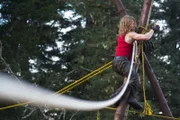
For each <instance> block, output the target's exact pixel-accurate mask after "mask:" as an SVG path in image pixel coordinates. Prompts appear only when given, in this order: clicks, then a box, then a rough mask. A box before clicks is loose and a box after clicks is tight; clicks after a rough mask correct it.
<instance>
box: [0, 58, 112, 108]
mask: <svg viewBox="0 0 180 120" xmlns="http://www.w3.org/2000/svg"><path fill="white" fill-rule="evenodd" d="M111 66H112V61H111V62H109V63H107V64H105V65H103V66H102V67H100V68H98V69H96V70H94V71H93V72H91V73H89V74H87V75H86V76H84V77H82V78H80V79H79V80H76V81H75V82H73V83H71V84H70V85H68V86H66V87H64V88H62V89H60V90H59V91H57V92H56V93H55V94H58V93H61V94H63V93H65V92H67V91H69V90H71V89H73V88H74V87H76V86H77V85H80V84H82V83H83V82H85V81H87V80H89V79H90V78H92V77H94V76H95V75H97V74H100V73H101V72H103V71H104V70H106V69H108V68H110V67H111ZM94 73H95V74H94ZM93 74H94V75H93ZM33 102H35V101H29V102H24V103H18V104H13V105H9V106H5V107H1V108H0V110H5V109H9V108H13V107H18V106H23V105H26V104H30V103H33Z"/></svg>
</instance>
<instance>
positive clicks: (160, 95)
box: [144, 54, 173, 120]
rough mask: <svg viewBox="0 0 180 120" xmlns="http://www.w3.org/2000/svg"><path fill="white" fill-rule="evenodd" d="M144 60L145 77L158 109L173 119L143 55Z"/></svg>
mask: <svg viewBox="0 0 180 120" xmlns="http://www.w3.org/2000/svg"><path fill="white" fill-rule="evenodd" d="M144 60H145V61H144V62H145V63H144V68H145V71H146V73H147V77H148V79H149V81H150V82H151V86H152V88H153V90H154V91H155V94H156V96H157V99H158V101H159V104H160V108H161V110H162V112H163V115H165V116H169V117H173V115H172V113H171V111H170V109H169V106H168V104H167V101H166V98H165V97H164V94H163V92H162V90H161V87H160V86H159V83H158V82H157V78H156V76H155V74H154V72H153V70H152V68H151V65H150V64H149V61H148V59H147V57H146V55H145V54H144ZM167 120H169V119H167Z"/></svg>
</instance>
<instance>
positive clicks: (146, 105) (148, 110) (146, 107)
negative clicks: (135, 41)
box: [141, 42, 153, 115]
mask: <svg viewBox="0 0 180 120" xmlns="http://www.w3.org/2000/svg"><path fill="white" fill-rule="evenodd" d="M141 54H142V88H143V96H144V111H143V113H144V114H147V115H152V112H153V111H152V110H151V106H150V104H149V103H148V102H147V100H146V92H145V70H144V54H143V42H141Z"/></svg>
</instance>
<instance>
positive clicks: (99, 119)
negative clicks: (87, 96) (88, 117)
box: [97, 110, 101, 120]
mask: <svg viewBox="0 0 180 120" xmlns="http://www.w3.org/2000/svg"><path fill="white" fill-rule="evenodd" d="M97 120H101V117H100V112H99V110H98V111H97Z"/></svg>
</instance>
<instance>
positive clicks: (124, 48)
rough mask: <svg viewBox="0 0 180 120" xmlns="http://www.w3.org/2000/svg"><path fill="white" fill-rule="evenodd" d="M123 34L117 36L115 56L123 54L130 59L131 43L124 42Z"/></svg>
mask: <svg viewBox="0 0 180 120" xmlns="http://www.w3.org/2000/svg"><path fill="white" fill-rule="evenodd" d="M124 38H125V35H124V36H118V45H117V47H116V53H115V56H125V57H127V59H128V60H130V59H131V54H132V48H133V44H129V43H127V42H125V40H124Z"/></svg>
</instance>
